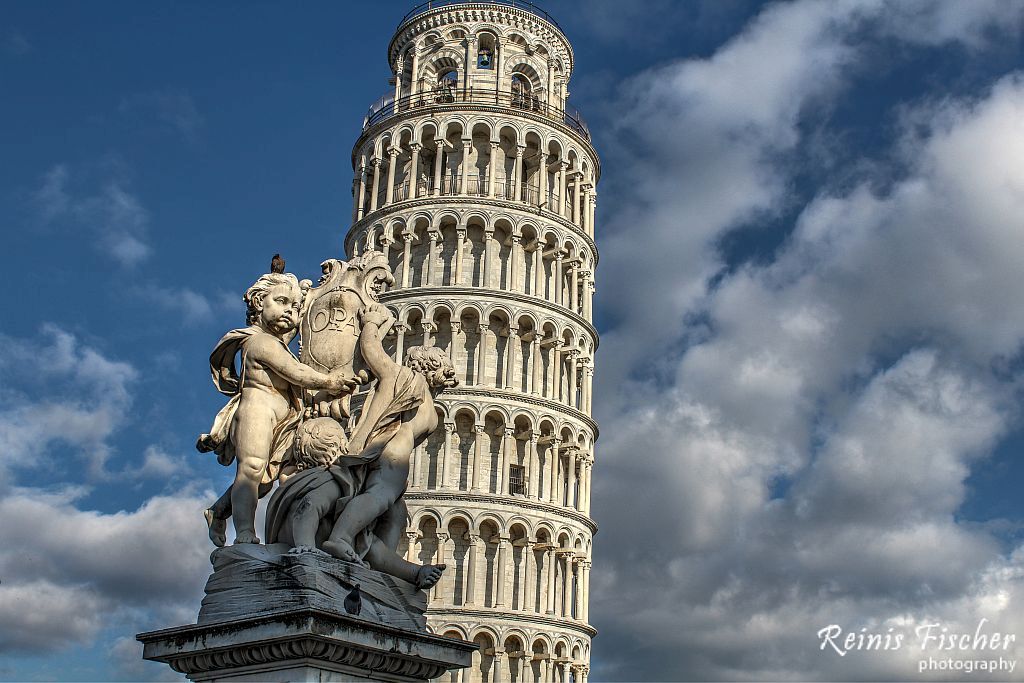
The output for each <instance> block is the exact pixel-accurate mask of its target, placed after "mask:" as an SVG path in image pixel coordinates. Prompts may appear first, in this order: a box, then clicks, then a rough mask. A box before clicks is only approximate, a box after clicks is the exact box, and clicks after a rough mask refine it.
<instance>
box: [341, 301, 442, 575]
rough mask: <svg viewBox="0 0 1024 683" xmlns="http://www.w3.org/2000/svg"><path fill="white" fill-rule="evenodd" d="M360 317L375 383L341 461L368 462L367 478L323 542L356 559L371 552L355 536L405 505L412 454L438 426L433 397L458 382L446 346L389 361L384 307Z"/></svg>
mask: <svg viewBox="0 0 1024 683" xmlns="http://www.w3.org/2000/svg"><path fill="white" fill-rule="evenodd" d="M359 317H360V321H361V323H362V332H361V333H360V335H359V350H360V352H361V353H362V356H363V360H364V361H365V362H366V364H367V366H369V368H370V372H371V373H372V374H373V375H374V376H375V377H376V378H377V386H376V388H375V389H374V391H373V394H372V397H371V398H370V400H369V401H368V403H367V405H365V406H364V407H363V412H362V415H361V416H360V418H359V422H358V424H357V425H356V428H355V431H354V432H353V433H352V437H351V439H350V440H349V445H348V451H349V454H350V455H348V456H345V457H344V458H343V460H345V461H346V462H349V463H356V462H361V463H365V464H366V465H367V468H366V482H365V484H364V486H363V489H362V491H361V492H360V493H359V495H357V496H355V497H354V498H352V500H350V501H348V503H347V504H346V505H345V508H344V510H342V512H341V515H340V516H339V517H338V520H337V522H335V524H334V528H333V529H332V530H331V535H330V537H329V538H328V539H327V540H326V541H324V542H323V544H322V548H323V549H324V550H326V551H327V552H328V553H330V554H331V555H334V556H335V557H337V558H339V559H342V560H349V561H352V562H361V558H362V557H365V556H366V552H367V550H368V549H366V548H360V549H358V550H357V548H356V544H355V539H356V537H357V535H358V534H360V533H361V532H363V531H364V530H365V529H368V528H371V527H373V525H374V523H375V522H376V521H377V520H378V519H379V518H381V517H382V516H383V515H385V514H386V513H389V514H390V512H391V511H392V508H393V506H395V505H396V504H398V503H401V497H402V494H403V493H404V492H405V488H406V482H407V480H408V478H409V461H410V459H411V457H412V452H413V450H414V449H415V448H416V446H418V445H419V444H421V443H422V442H423V441H424V440H426V438H427V436H429V435H430V433H431V432H433V431H434V430H435V429H437V427H438V422H437V413H436V412H435V410H434V397H435V396H437V395H438V394H439V393H440V392H441V391H442V390H443V389H444V388H445V387H454V386H457V385H458V380H457V379H456V378H455V370H454V368H453V367H452V362H451V360H450V359H449V358H448V355H447V354H446V353H445V352H444V351H443V350H442V349H439V348H436V347H422V346H415V347H412V348H410V349H409V353H408V356H407V360H406V366H405V367H403V366H401V365H399V364H398V363H395V362H394V361H393V360H391V356H390V355H388V353H387V352H385V351H384V348H383V346H382V344H381V336H382V333H381V329H382V328H384V329H386V328H387V327H388V326H390V324H391V323H392V322H393V317H392V315H391V312H390V311H389V310H388V309H387V307H386V306H383V305H381V304H377V303H374V304H370V305H368V306H366V307H364V308H363V309H362V310H361V311H360V312H359ZM402 509H403V510H404V503H402ZM403 522H404V518H403Z"/></svg>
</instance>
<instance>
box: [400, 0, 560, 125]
mask: <svg viewBox="0 0 1024 683" xmlns="http://www.w3.org/2000/svg"><path fill="white" fill-rule="evenodd" d="M388 63H389V64H390V65H391V71H392V74H394V76H393V79H392V81H391V83H392V85H394V86H395V99H400V98H401V97H402V96H403V95H408V94H411V93H417V92H427V91H430V90H431V89H433V88H434V87H435V86H438V85H447V86H450V87H454V88H457V89H459V90H461V91H463V93H465V92H466V91H469V90H474V91H485V90H492V91H496V92H505V93H509V92H512V91H515V92H526V93H528V94H529V95H530V96H531V97H533V98H534V99H538V100H539V101H541V102H543V103H544V104H546V105H547V106H549V107H558V108H564V107H565V100H566V99H567V98H568V97H569V79H570V76H571V75H572V69H573V52H572V45H570V43H569V40H568V39H567V38H566V37H565V34H564V33H563V32H562V29H561V27H559V25H558V23H557V22H556V21H555V20H554V18H553V17H551V15H549V14H548V13H547V12H545V11H544V10H542V9H540V8H539V7H537V6H536V5H535V4H534V3H532V2H526V1H524V0H488V1H486V2H456V1H454V0H431V1H430V2H425V3H423V4H421V5H418V6H416V7H414V8H413V9H412V10H411V11H410V12H408V13H407V14H406V15H405V16H404V17H403V18H402V20H401V21H400V22H399V24H398V29H397V30H396V32H395V35H394V36H393V37H392V38H391V42H390V43H389V44H388Z"/></svg>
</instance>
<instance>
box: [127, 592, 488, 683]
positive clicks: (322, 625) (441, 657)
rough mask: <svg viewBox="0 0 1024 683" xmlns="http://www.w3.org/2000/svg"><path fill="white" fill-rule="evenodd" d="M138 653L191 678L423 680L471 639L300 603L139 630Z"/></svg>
mask: <svg viewBox="0 0 1024 683" xmlns="http://www.w3.org/2000/svg"><path fill="white" fill-rule="evenodd" d="M137 638H138V640H140V641H141V642H142V643H143V645H144V650H143V655H142V656H143V658H144V659H149V660H154V661H158V662H165V663H166V664H168V665H170V667H171V668H172V669H174V670H175V671H177V672H179V673H183V674H185V675H186V676H188V678H189V679H190V680H192V681H207V682H209V683H220V682H221V681H224V682H227V681H295V682H298V681H322V682H324V683H326V682H327V681H330V682H332V683H334V682H341V681H402V682H405V681H427V680H429V679H432V678H437V677H438V676H441V675H442V674H444V673H445V672H446V671H448V670H450V669H461V668H464V667H467V666H469V665H470V663H471V661H472V655H473V652H474V651H475V650H476V649H477V646H476V645H474V644H473V643H468V642H465V641H461V640H450V639H448V638H441V637H440V636H435V635H431V634H428V633H421V632H416V631H411V630H407V629H399V628H395V627H392V626H387V625H384V624H373V623H370V622H367V621H365V620H363V619H357V618H355V617H351V616H349V615H347V614H339V613H333V612H324V611H322V610H317V609H311V608H302V609H292V610H283V611H280V612H275V613H269V614H264V615H261V616H258V617H250V618H247V619H238V620H235V621H228V622H220V623H212V624H203V625H198V624H197V625H192V626H179V627H178V628H170V629H164V630H162V631H152V632H149V633H140V634H139V635H138V636H137Z"/></svg>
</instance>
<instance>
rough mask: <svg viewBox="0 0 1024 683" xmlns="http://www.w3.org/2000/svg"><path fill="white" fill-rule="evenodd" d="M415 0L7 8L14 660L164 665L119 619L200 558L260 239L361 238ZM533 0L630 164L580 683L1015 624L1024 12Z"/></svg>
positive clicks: (603, 379)
mask: <svg viewBox="0 0 1024 683" xmlns="http://www.w3.org/2000/svg"><path fill="white" fill-rule="evenodd" d="M409 6H410V4H407V3H397V2H396V3H390V2H389V3H345V4H342V3H303V4H302V5H295V6H293V5H286V4H276V3H229V2H222V3H216V4H210V3H198V2H190V3H176V4H167V5H164V6H159V5H155V4H152V3H127V2H124V3H118V2H98V3H58V2H50V3H29V2H8V3H5V4H4V5H3V7H2V8H0V101H2V102H3V106H0V150H2V157H0V158H2V159H3V161H4V163H2V164H0V226H2V229H3V235H4V242H5V253H6V254H7V255H8V258H7V263H8V264H9V265H8V269H9V282H13V283H14V284H13V286H8V288H7V291H8V293H9V294H13V296H10V297H7V303H6V305H5V307H4V309H3V310H4V311H5V312H6V314H7V315H6V316H5V317H6V318H7V320H9V321H10V322H12V323H14V324H9V325H8V326H6V327H5V328H4V329H3V330H2V331H0V510H2V513H3V518H4V519H5V525H4V528H3V529H0V678H6V679H40V680H43V679H61V680H96V679H103V680H106V679H124V680H135V679H151V678H152V679H156V678H158V677H161V676H163V677H166V676H167V675H168V674H169V672H168V671H165V670H164V669H162V668H161V667H159V666H156V665H149V664H142V663H140V662H139V661H138V657H139V650H138V648H137V645H136V643H134V641H133V639H132V636H133V635H134V633H136V632H138V631H141V630H146V629H150V628H157V627H161V626H166V625H170V624H177V623H185V622H188V621H191V620H192V619H194V616H195V612H196V609H197V607H198V599H199V597H201V591H202V582H203V579H204V578H205V575H206V573H207V571H208V564H207V555H208V552H209V547H208V544H207V543H206V542H205V541H204V540H203V539H204V536H205V534H204V532H203V524H202V520H201V517H200V515H199V513H198V511H199V510H201V509H202V506H204V505H205V504H207V503H208V502H209V500H211V499H212V496H213V495H214V491H215V490H219V489H221V488H222V487H223V486H224V485H225V484H226V481H227V479H228V477H229V473H228V472H227V471H226V470H224V469H223V468H220V467H219V466H218V465H216V463H215V462H214V461H213V459H212V458H206V457H202V456H200V455H198V454H196V453H195V452H194V450H193V447H192V444H193V442H194V438H195V435H196V434H197V433H199V432H200V431H202V430H203V429H205V428H206V427H207V426H208V423H209V420H210V418H211V417H212V415H213V414H214V412H215V411H216V410H217V409H218V408H219V407H220V405H221V398H220V397H219V395H218V394H216V392H215V391H214V390H213V389H212V387H211V386H210V384H209V381H208V380H207V375H206V362H207V360H206V359H207V356H208V354H209V351H210V348H211V347H212V345H213V343H214V342H215V341H216V339H217V338H218V337H219V335H220V334H221V333H222V332H223V331H225V330H227V329H229V328H231V327H235V326H239V325H240V324H241V323H242V316H243V307H242V306H241V304H240V296H241V293H242V291H244V288H245V287H246V286H248V284H249V283H250V282H251V281H252V279H253V278H254V274H256V273H258V272H261V269H263V268H265V266H266V263H267V261H268V259H269V257H270V256H271V255H272V254H273V253H275V252H281V253H283V254H284V255H285V257H286V258H287V259H288V265H289V270H291V271H293V272H295V273H296V274H299V275H300V277H311V276H312V275H313V274H315V273H317V272H318V270H319V269H318V264H319V263H320V261H322V260H323V259H324V258H327V257H330V256H337V255H339V253H340V249H341V239H342V237H343V235H344V232H345V230H346V228H347V225H348V218H349V216H350V211H351V198H350V185H351V178H352V170H351V165H350V152H351V145H352V143H353V142H354V140H355V138H356V136H357V135H358V133H359V126H360V124H361V122H362V117H363V115H364V113H365V111H366V109H367V107H368V105H369V104H370V103H371V102H372V101H374V100H376V99H377V98H378V97H379V96H380V95H381V94H383V93H384V92H385V91H387V89H388V86H387V78H388V76H389V71H388V68H387V64H386V60H385V48H386V45H387V41H388V39H389V38H390V35H391V32H392V30H393V29H394V27H395V24H396V23H397V21H398V19H399V18H400V17H401V16H402V15H403V14H404V13H405V11H406V10H407V9H408V8H409ZM544 7H545V8H546V9H548V11H550V12H551V13H552V14H554V15H555V16H556V17H557V19H558V21H559V22H560V24H561V25H562V26H563V27H564V28H565V30H566V32H567V33H568V35H569V37H570V39H571V40H572V41H573V43H574V47H575V50H576V74H575V75H574V79H573V82H572V83H571V84H570V91H571V92H572V98H571V99H572V101H573V103H574V104H575V105H576V106H577V107H578V108H579V109H580V110H581V112H582V113H583V114H584V116H585V117H586V118H587V119H588V121H589V124H590V129H591V132H592V133H593V135H594V140H595V144H596V146H597V148H598V150H599V152H600V153H601V155H602V162H603V178H602V181H601V185H600V186H599V188H598V191H599V194H600V199H599V203H598V226H597V228H598V230H597V231H598V245H599V247H600V249H601V263H600V266H599V268H598V272H597V286H598V291H597V296H596V299H595V306H596V315H597V320H598V327H599V329H600V331H601V333H602V346H601V349H600V351H599V352H598V358H597V368H598V372H597V377H596V381H597V386H596V398H595V410H596V412H597V415H598V418H599V420H600V421H601V424H602V438H601V441H599V443H598V446H597V452H596V466H595V471H594V474H595V481H594V485H595V490H594V502H593V508H594V516H595V517H596V519H597V521H598V523H599V525H600V526H601V531H600V532H599V534H598V536H597V538H596V546H595V547H596V550H595V565H594V574H593V582H592V588H593V598H592V607H591V615H592V621H593V622H594V623H595V625H596V626H597V627H598V629H599V630H600V632H601V635H600V636H599V637H598V639H597V640H596V641H595V644H594V645H595V647H594V658H593V672H594V673H593V676H592V678H593V679H594V680H683V679H703V680H738V679H765V678H768V679H781V678H786V679H790V678H802V679H818V680H823V679H824V680H850V679H860V680H863V679H910V678H914V677H916V676H917V668H916V666H915V661H916V660H914V658H913V656H912V655H911V654H909V653H907V652H905V651H904V652H896V653H868V654H864V653H859V654H858V653H851V655H850V656H848V657H845V658H839V657H837V656H835V655H831V656H830V654H829V653H828V652H822V651H821V650H820V649H819V648H818V642H817V640H816V638H815V635H814V634H815V632H816V631H817V629H819V628H821V627H823V626H825V625H827V624H829V623H839V624H842V625H843V626H844V628H847V629H859V628H861V627H869V628H878V627H880V626H883V627H884V626H887V625H893V624H898V625H901V627H907V626H908V625H913V624H917V623H921V622H922V621H923V620H928V619H938V620H942V622H943V623H946V624H949V625H950V627H951V629H952V628H953V627H956V626H963V628H964V629H965V630H968V628H969V630H973V627H974V625H975V624H976V623H977V621H978V619H979V618H981V617H985V618H987V619H989V620H990V622H991V623H995V624H998V625H999V627H1000V630H1003V631H1004V632H1014V631H1015V632H1016V633H1018V634H1019V637H1020V638H1024V617H1022V616H1021V615H1024V548H1022V538H1024V534H1022V523H1024V498H1022V496H1021V495H1020V487H1021V484H1022V482H1024V459H1022V457H1021V449H1022V447H1024V424H1022V422H1021V405H1022V403H1021V388H1022V383H1021V380H1022V371H1024V365H1022V362H1021V357H1022V356H1021V342H1022V340H1024V307H1022V306H1021V305H1020V303H1019V294H1018V292H1020V291H1021V290H1022V289H1024V288H1022V284H1024V282H1022V279H1021V273H1024V240H1022V239H1021V238H1022V236H1024V164H1022V163H1021V159H1022V158H1024V74H1022V72H1021V70H1022V69H1024V52H1022V42H1021V39H1022V35H1021V30H1022V29H1021V27H1022V23H1024V3H1021V2H1016V1H1013V0H997V1H993V2H983V1H981V0H978V1H976V2H954V1H950V2H945V3H940V2H914V1H911V0H906V1H905V2H901V3H898V4H884V3H880V2H875V1H872V0H844V1H841V2H832V3H819V2H812V1H800V0H796V1H794V2H786V3H773V4H760V3H751V2H738V1H731V0H730V1H724V2H711V1H710V0H708V1H705V2H696V1H694V2H687V3H676V2H668V1H661V2H650V3H639V2H637V3H620V2H611V1H609V0H597V1H594V2H588V3H585V4H584V3H569V2H550V3H546V4H545V5H544ZM602 282H604V283H609V282H614V283H615V286H614V287H612V286H607V285H606V286H604V287H602ZM623 497H630V498H635V499H636V504H635V505H631V506H625V508H626V509H624V506H622V505H620V504H617V501H621V500H622V498H623ZM1021 660H1022V661H1024V656H1022V657H1021ZM1022 667H1024V664H1019V665H1018V669H1017V673H1016V674H1015V675H1014V676H1015V678H1016V679H1017V680H1024V678H1021V676H1024V674H1021V671H1022Z"/></svg>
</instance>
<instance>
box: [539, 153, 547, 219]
mask: <svg viewBox="0 0 1024 683" xmlns="http://www.w3.org/2000/svg"><path fill="white" fill-rule="evenodd" d="M538 152H539V153H540V161H539V162H538V166H537V208H540V207H542V206H544V205H545V204H546V203H547V201H548V198H547V194H548V178H547V175H548V169H547V166H546V165H545V164H544V159H545V157H544V152H542V151H540V150H538Z"/></svg>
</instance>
